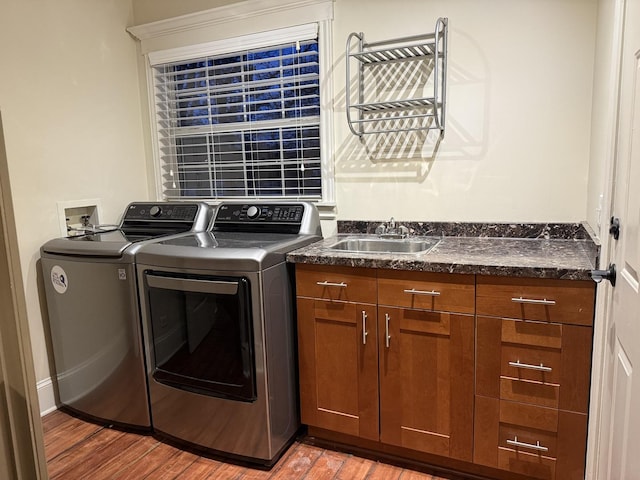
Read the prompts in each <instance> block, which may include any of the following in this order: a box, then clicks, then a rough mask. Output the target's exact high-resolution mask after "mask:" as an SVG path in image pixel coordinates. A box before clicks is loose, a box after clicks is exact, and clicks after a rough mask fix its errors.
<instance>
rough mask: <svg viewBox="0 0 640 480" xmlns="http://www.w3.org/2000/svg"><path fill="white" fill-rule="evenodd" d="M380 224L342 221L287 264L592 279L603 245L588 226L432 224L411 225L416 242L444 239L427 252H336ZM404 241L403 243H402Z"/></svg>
mask: <svg viewBox="0 0 640 480" xmlns="http://www.w3.org/2000/svg"><path fill="white" fill-rule="evenodd" d="M379 224H380V222H338V235H336V236H333V237H330V238H327V239H324V240H321V241H319V242H316V243H314V244H311V245H309V246H307V247H304V248H301V249H298V250H295V251H293V252H290V253H289V254H288V255H287V261H289V262H292V263H313V264H322V265H341V266H350V267H365V268H385V269H394V270H414V271H425V272H446V273H464V274H484V275H504V276H516V277H536V278H556V279H570V280H590V279H591V277H590V275H589V273H590V271H591V270H592V269H594V268H597V262H598V255H599V245H598V244H597V243H596V242H595V241H594V239H593V238H594V236H593V235H592V234H591V233H590V231H589V229H588V227H587V226H586V225H583V224H462V223H449V224H447V223H438V224H433V223H431V224H426V223H416V222H406V223H404V225H406V226H408V227H409V228H410V230H411V232H412V234H411V239H418V238H424V237H428V238H433V237H436V238H438V239H439V242H438V243H437V244H436V246H435V247H433V248H432V249H430V250H428V251H427V252H424V253H418V254H408V253H364V252H362V253H361V252H349V251H340V250H333V249H330V247H331V246H332V245H334V244H335V243H336V242H338V241H339V240H342V239H344V238H361V237H367V238H371V237H372V235H374V234H373V233H372V232H373V231H374V230H375V225H379ZM398 241H402V240H398Z"/></svg>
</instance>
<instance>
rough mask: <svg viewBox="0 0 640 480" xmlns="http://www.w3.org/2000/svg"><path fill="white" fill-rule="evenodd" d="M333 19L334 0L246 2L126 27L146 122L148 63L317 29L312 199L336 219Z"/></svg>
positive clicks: (157, 176) (234, 48)
mask: <svg viewBox="0 0 640 480" xmlns="http://www.w3.org/2000/svg"><path fill="white" fill-rule="evenodd" d="M256 17H259V18H260V21H259V22H256ZM332 20H333V0H247V1H244V2H239V3H235V4H231V5H226V6H223V7H218V8H213V9H210V10H205V11H202V12H197V13H193V14H188V15H183V16H180V17H175V18H170V19H167V20H161V21H158V22H153V23H148V24H144V25H137V26H134V27H129V28H127V31H128V32H129V33H131V34H132V35H133V36H134V37H136V38H137V39H139V40H140V44H141V52H142V53H143V54H144V56H145V60H146V62H145V65H146V79H147V94H148V97H147V98H148V108H149V120H150V122H155V118H156V115H155V114H156V112H155V102H154V101H153V95H154V90H153V88H154V87H153V76H152V70H151V68H152V65H154V64H158V63H164V62H170V61H172V60H177V59H185V58H196V57H200V56H203V55H206V54H207V53H212V52H214V51H215V52H216V53H229V52H232V51H237V49H238V46H239V45H240V44H241V45H242V46H240V49H242V48H246V46H247V45H254V44H252V43H251V42H255V45H256V46H259V42H264V41H265V40H267V39H270V40H271V44H272V45H273V44H275V43H277V36H276V37H275V39H274V36H273V35H274V34H275V35H278V33H279V32H280V33H285V29H286V30H287V31H288V32H290V31H291V30H292V29H299V31H300V33H302V34H305V32H308V31H309V30H308V29H310V28H313V29H315V28H317V32H318V36H319V42H320V49H319V50H320V85H321V88H320V108H321V112H322V114H321V120H320V139H321V140H320V141H321V160H322V200H321V201H318V202H316V205H317V206H318V209H319V210H320V214H321V218H323V219H333V218H335V175H334V145H335V144H334V137H333V118H334V112H333V81H332V79H331V66H332V65H333V35H332V22H331V21H332ZM308 24H312V26H310V25H308ZM256 25H259V28H260V31H263V32H264V31H268V32H266V34H265V33H260V31H256V28H257V27H256ZM316 25H317V27H316ZM229 32H233V34H229ZM274 40H275V42H274ZM212 48H213V49H214V50H212ZM218 49H220V50H218ZM225 49H229V50H225ZM151 133H152V137H153V138H152V142H153V144H152V153H153V168H154V172H153V175H154V179H155V184H156V195H157V196H161V195H162V193H161V192H162V185H160V182H161V180H160V174H159V173H160V170H159V168H160V152H159V151H158V138H157V135H156V129H155V127H152V128H151Z"/></svg>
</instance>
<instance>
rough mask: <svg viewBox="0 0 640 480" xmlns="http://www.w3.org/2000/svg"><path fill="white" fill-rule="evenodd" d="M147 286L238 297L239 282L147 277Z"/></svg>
mask: <svg viewBox="0 0 640 480" xmlns="http://www.w3.org/2000/svg"><path fill="white" fill-rule="evenodd" d="M146 279H147V285H149V286H150V287H151V288H161V289H164V290H180V291H181V292H198V293H214V294H215V293H217V294H220V295H236V294H237V293H238V282H228V281H224V280H194V279H192V278H179V277H159V276H156V275H146Z"/></svg>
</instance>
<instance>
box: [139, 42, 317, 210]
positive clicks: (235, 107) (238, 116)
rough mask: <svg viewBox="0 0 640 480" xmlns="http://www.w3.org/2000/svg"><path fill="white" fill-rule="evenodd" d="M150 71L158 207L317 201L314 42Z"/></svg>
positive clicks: (178, 63)
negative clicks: (241, 200) (165, 202)
mask: <svg viewBox="0 0 640 480" xmlns="http://www.w3.org/2000/svg"><path fill="white" fill-rule="evenodd" d="M151 68H152V72H153V81H154V101H155V110H156V123H157V138H158V142H159V148H158V151H159V157H160V168H161V183H162V190H163V194H164V196H165V198H174V199H179V198H187V197H188V198H194V197H197V198H212V199H217V198H227V197H234V198H238V197H247V198H253V197H280V198H291V197H295V198H305V199H312V200H317V199H321V198H322V191H321V185H322V182H321V161H320V83H319V77H320V75H319V64H318V41H317V38H316V39H311V40H305V41H293V42H287V43H283V44H280V45H276V46H269V47H261V48H256V49H250V50H245V51H242V52H236V53H225V54H221V55H210V56H204V57H200V58H196V59H189V60H186V61H173V62H169V63H162V64H156V65H153V66H152V67H151Z"/></svg>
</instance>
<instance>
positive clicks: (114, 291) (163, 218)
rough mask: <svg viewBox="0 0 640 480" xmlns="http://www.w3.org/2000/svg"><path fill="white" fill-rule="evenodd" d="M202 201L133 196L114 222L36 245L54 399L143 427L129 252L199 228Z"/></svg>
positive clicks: (207, 212) (207, 211) (144, 398)
mask: <svg viewBox="0 0 640 480" xmlns="http://www.w3.org/2000/svg"><path fill="white" fill-rule="evenodd" d="M210 219H211V207H210V206H209V205H207V204H205V203H199V202H198V203H150V202H137V203H131V204H130V205H128V206H127V208H126V210H125V212H124V214H123V217H122V220H121V222H120V224H119V226H118V227H117V228H115V229H113V230H110V231H98V232H95V233H91V234H86V235H80V236H75V237H65V238H57V239H54V240H51V241H49V242H47V243H45V244H44V245H43V246H42V248H41V257H42V261H41V267H42V272H43V279H44V286H45V294H46V300H47V308H48V311H49V328H50V334H51V343H52V350H53V357H54V364H55V384H56V386H57V388H56V392H57V394H58V397H59V398H58V399H57V400H58V402H59V404H60V406H61V407H63V408H66V409H68V410H70V411H72V412H75V413H77V414H80V415H81V416H83V417H85V418H87V419H89V420H93V421H96V422H99V423H102V424H113V425H116V426H122V427H129V428H139V429H146V430H149V429H150V428H151V419H150V413H149V397H148V388H147V381H146V367H145V365H144V354H143V343H142V339H141V328H140V314H139V306H138V290H137V285H136V275H135V254H136V252H137V251H138V249H139V248H141V247H142V246H143V245H145V244H148V243H149V242H154V241H157V240H158V239H160V238H164V237H168V236H175V235H178V234H185V233H188V232H194V231H204V230H206V228H207V227H208V223H209V222H210Z"/></svg>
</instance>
